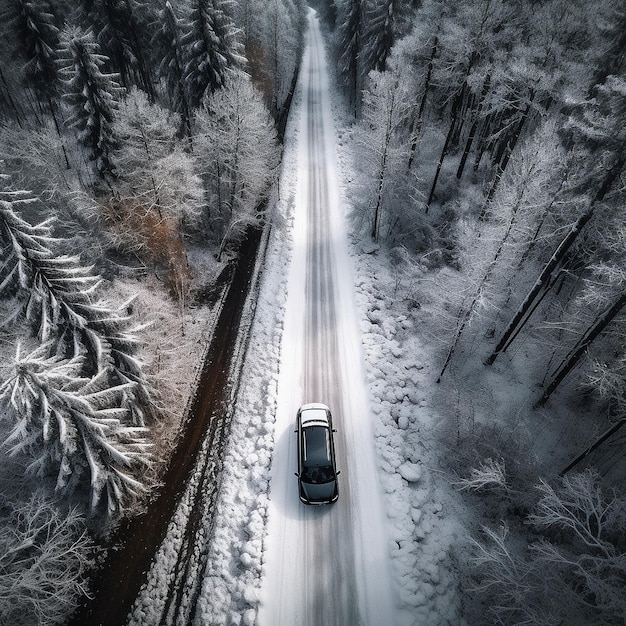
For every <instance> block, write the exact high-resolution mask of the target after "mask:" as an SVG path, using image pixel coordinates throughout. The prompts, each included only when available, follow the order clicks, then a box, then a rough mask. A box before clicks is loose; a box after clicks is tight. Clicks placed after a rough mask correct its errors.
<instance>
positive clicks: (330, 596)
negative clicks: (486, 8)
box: [258, 11, 395, 626]
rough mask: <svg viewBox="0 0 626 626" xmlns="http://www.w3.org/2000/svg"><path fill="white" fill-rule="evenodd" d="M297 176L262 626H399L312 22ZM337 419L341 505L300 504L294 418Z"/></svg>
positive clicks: (324, 84) (322, 64)
mask: <svg viewBox="0 0 626 626" xmlns="http://www.w3.org/2000/svg"><path fill="white" fill-rule="evenodd" d="M297 102H298V104H297V107H298V108H299V110H297V111H294V113H295V114H298V113H299V115H300V118H299V119H300V122H299V131H298V133H297V134H298V176H297V189H296V190H295V197H296V207H295V218H294V236H293V254H292V259H291V267H290V269H289V282H288V298H287V306H286V319H285V331H284V332H285V334H284V337H283V341H282V352H281V368H280V379H279V389H278V393H279V399H278V410H277V417H276V448H275V452H274V460H273V465H272V479H271V506H270V510H269V521H268V537H267V553H266V554H267V561H266V568H265V580H264V587H263V590H262V602H261V607H260V611H259V620H258V621H259V624H260V626H283V625H287V624H294V625H296V624H297V625H298V626H304V625H314V624H320V625H321V624H323V625H324V626H329V625H332V624H336V625H342V626H352V625H360V624H363V625H371V626H381V625H392V624H393V623H394V621H395V620H394V614H393V601H392V592H391V585H390V574H389V563H388V550H387V545H388V544H387V541H388V534H387V531H386V527H385V524H384V519H385V518H384V515H383V511H382V504H381V499H382V496H381V494H380V489H379V485H378V474H377V471H376V466H375V457H374V443H373V441H374V436H373V428H372V424H371V418H370V414H369V409H368V403H367V393H366V389H365V384H364V380H365V378H364V371H363V365H362V351H361V341H360V337H359V331H358V323H357V316H356V306H355V303H354V283H353V280H352V275H351V269H350V261H349V258H348V253H347V242H346V233H345V226H344V221H343V215H342V214H341V207H340V202H339V190H338V181H337V172H336V156H335V146H334V128H333V120H332V115H331V108H330V103H329V94H328V77H327V67H326V60H325V55H324V49H323V45H322V40H321V36H320V31H319V22H318V19H317V16H316V14H315V12H314V11H311V12H310V14H309V30H308V35H307V46H306V50H305V54H304V59H303V65H302V69H301V74H300V81H299V85H298V94H297ZM307 402H323V403H325V404H328V406H329V407H330V408H331V411H332V412H333V419H334V426H335V428H336V429H337V433H336V440H335V441H336V449H337V463H338V469H339V470H341V475H340V476H339V500H338V501H337V502H336V503H335V504H333V505H328V506H322V507H307V506H306V505H304V504H301V503H300V501H299V499H298V493H297V479H296V477H295V476H294V471H295V470H296V468H297V459H296V439H295V433H294V427H295V415H296V411H297V409H298V406H300V405H301V404H304V403H307Z"/></svg>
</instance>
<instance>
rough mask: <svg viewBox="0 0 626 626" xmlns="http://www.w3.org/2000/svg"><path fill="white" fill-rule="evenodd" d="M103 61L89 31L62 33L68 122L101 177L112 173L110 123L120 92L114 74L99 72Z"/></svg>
mask: <svg viewBox="0 0 626 626" xmlns="http://www.w3.org/2000/svg"><path fill="white" fill-rule="evenodd" d="M106 61H107V57H105V56H103V55H102V54H100V53H99V47H98V44H97V43H96V41H95V39H94V36H93V33H92V32H91V31H87V32H82V31H80V30H79V29H77V28H74V27H68V28H66V29H65V30H64V31H63V33H62V37H61V55H60V59H59V64H60V67H61V75H62V76H63V83H64V86H65V90H66V91H65V93H64V96H63V97H64V98H65V100H66V101H67V102H68V104H69V106H70V109H71V117H70V118H69V120H68V123H69V124H70V125H71V126H73V127H75V128H77V129H78V131H79V135H80V139H81V141H82V143H83V144H84V145H85V146H87V147H88V148H89V150H90V152H91V157H92V159H93V160H95V162H96V167H97V170H98V172H99V173H100V174H101V175H102V176H104V175H106V174H113V172H114V165H113V163H112V161H111V158H110V155H111V151H112V149H113V147H114V145H115V137H114V136H113V132H112V123H113V117H114V112H115V110H116V108H117V98H118V97H119V95H120V94H121V92H122V88H121V87H120V86H119V84H118V82H117V79H118V77H117V75H114V74H105V73H103V72H102V67H103V65H104V64H105V63H106Z"/></svg>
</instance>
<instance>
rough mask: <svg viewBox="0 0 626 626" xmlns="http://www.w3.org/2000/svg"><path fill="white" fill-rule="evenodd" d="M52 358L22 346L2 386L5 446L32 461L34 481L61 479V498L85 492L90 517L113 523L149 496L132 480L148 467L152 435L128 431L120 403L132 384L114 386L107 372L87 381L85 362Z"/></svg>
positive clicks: (44, 347) (130, 428)
mask: <svg viewBox="0 0 626 626" xmlns="http://www.w3.org/2000/svg"><path fill="white" fill-rule="evenodd" d="M50 351H51V347H50V346H49V345H47V344H43V345H41V346H39V347H37V348H36V349H35V350H33V351H31V352H30V353H28V354H22V351H21V348H20V346H19V344H18V348H17V354H16V357H15V363H14V365H13V369H12V372H11V374H10V375H9V376H8V378H7V379H6V380H5V381H4V383H3V384H2V385H1V386H0V403H1V405H2V407H3V409H4V417H5V419H10V420H11V421H12V422H13V427H12V429H11V431H10V433H9V435H8V437H7V438H6V440H5V442H4V443H5V445H7V446H8V447H9V454H10V455H26V456H27V457H29V458H30V462H29V464H28V466H27V471H28V472H29V473H30V474H33V475H35V476H39V477H44V476H47V475H50V474H52V475H56V487H55V490H56V492H57V493H59V494H60V495H62V496H67V495H70V494H72V493H74V492H75V491H76V490H77V489H80V488H84V489H87V490H88V491H89V494H90V498H89V499H90V502H89V510H90V512H91V513H92V514H95V513H96V512H97V511H100V510H102V509H104V512H105V513H106V514H107V515H108V516H114V515H116V514H118V513H119V512H120V511H122V510H123V509H124V507H125V506H126V505H127V504H128V502H129V500H131V499H132V498H133V497H135V496H137V495H138V494H139V492H140V491H141V490H142V489H143V487H142V484H141V483H140V482H139V481H138V480H136V479H135V478H133V476H132V473H133V472H134V471H135V470H136V468H137V467H138V466H141V465H145V464H148V463H149V462H150V453H149V446H150V444H149V443H148V441H147V439H146V432H147V431H146V429H144V428H137V427H133V426H128V425H126V422H127V420H128V417H127V413H128V411H127V410H126V409H125V408H123V406H122V401H123V394H124V392H125V390H126V387H128V386H130V385H132V383H128V384H127V385H118V386H115V387H111V386H110V383H109V378H108V372H107V371H106V370H103V371H102V372H101V373H100V374H98V375H97V376H95V377H93V378H91V379H89V378H84V377H83V376H82V375H81V372H82V370H83V363H82V361H83V359H82V357H74V358H72V359H70V360H64V359H62V358H61V357H58V356H52V357H51V356H48V355H49V354H50Z"/></svg>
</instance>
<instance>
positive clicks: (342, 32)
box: [339, 0, 365, 117]
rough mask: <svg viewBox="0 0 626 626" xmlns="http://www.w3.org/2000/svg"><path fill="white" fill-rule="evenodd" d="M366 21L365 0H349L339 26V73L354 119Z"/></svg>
mask: <svg viewBox="0 0 626 626" xmlns="http://www.w3.org/2000/svg"><path fill="white" fill-rule="evenodd" d="M364 21H365V15H364V2H363V0H348V2H347V8H346V10H345V15H343V16H342V21H341V23H340V25H339V50H340V53H341V57H340V65H339V71H340V73H341V76H342V79H343V81H344V84H345V85H346V87H347V88H348V93H349V95H350V103H351V105H352V110H353V113H354V117H357V115H358V111H359V100H360V95H359V94H360V84H361V80H362V75H361V50H362V48H363V35H364V28H365V26H364Z"/></svg>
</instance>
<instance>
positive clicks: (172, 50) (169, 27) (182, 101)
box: [152, 0, 191, 140]
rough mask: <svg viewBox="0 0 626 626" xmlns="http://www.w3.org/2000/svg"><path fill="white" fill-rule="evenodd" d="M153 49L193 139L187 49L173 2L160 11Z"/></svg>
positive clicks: (173, 99) (176, 109)
mask: <svg viewBox="0 0 626 626" xmlns="http://www.w3.org/2000/svg"><path fill="white" fill-rule="evenodd" d="M158 24H159V26H158V28H157V30H156V31H155V34H154V37H153V41H152V43H153V47H154V49H155V51H156V54H157V55H158V58H159V67H158V75H159V78H161V79H163V80H165V84H166V85H167V93H168V96H169V99H170V103H171V106H172V109H173V110H174V111H176V112H177V113H179V114H180V116H181V121H182V127H183V129H184V132H185V134H186V135H187V137H188V138H189V139H190V140H191V117H190V112H189V104H188V102H187V93H186V91H185V82H184V76H185V73H184V70H185V60H184V49H183V43H182V41H181V28H180V23H179V20H178V17H177V16H176V13H175V12H174V8H173V7H172V4H171V3H170V1H169V0H166V1H165V3H164V4H163V5H162V6H161V8H160V9H159V17H158Z"/></svg>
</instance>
